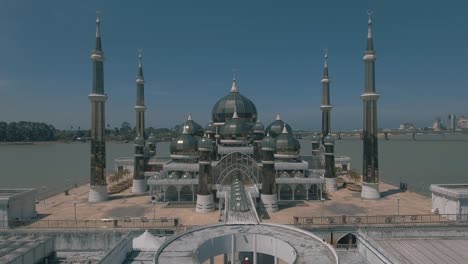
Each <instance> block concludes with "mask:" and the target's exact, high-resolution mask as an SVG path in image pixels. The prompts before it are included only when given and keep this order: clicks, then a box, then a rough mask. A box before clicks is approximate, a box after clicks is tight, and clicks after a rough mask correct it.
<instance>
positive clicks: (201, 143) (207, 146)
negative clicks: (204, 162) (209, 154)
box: [198, 135, 213, 151]
mask: <svg viewBox="0 0 468 264" xmlns="http://www.w3.org/2000/svg"><path fill="white" fill-rule="evenodd" d="M202 150H205V151H213V140H211V139H209V138H207V137H206V135H205V136H204V137H202V138H200V139H199V140H198V151H202Z"/></svg>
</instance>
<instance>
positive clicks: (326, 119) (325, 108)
mask: <svg viewBox="0 0 468 264" xmlns="http://www.w3.org/2000/svg"><path fill="white" fill-rule="evenodd" d="M324 57H325V63H324V66H323V77H322V81H321V82H322V105H321V106H320V109H321V110H322V143H323V139H324V138H325V137H326V136H327V135H328V134H329V133H330V112H331V110H332V106H331V105H330V79H329V78H328V51H327V50H325V56H324Z"/></svg>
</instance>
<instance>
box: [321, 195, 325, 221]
mask: <svg viewBox="0 0 468 264" xmlns="http://www.w3.org/2000/svg"><path fill="white" fill-rule="evenodd" d="M320 201H321V204H322V210H321V211H322V212H321V214H322V215H321V216H322V217H323V205H324V203H325V199H322V200H320Z"/></svg>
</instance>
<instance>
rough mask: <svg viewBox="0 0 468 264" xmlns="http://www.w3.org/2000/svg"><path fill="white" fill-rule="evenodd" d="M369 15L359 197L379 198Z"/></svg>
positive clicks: (375, 96)
mask: <svg viewBox="0 0 468 264" xmlns="http://www.w3.org/2000/svg"><path fill="white" fill-rule="evenodd" d="M367 13H368V15H369V21H368V29H367V49H366V51H365V53H364V57H363V60H364V65H365V85H364V93H363V94H362V95H361V99H362V101H363V103H364V127H363V131H362V132H363V159H362V161H363V167H362V174H363V183H362V192H361V198H363V199H379V198H380V192H379V163H378V152H377V99H379V94H377V93H376V91H375V51H374V45H373V42H372V20H371V15H372V12H370V11H368V12H367Z"/></svg>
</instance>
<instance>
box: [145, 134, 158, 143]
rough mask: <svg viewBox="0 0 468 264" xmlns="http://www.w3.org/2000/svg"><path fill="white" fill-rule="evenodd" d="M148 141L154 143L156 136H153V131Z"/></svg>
mask: <svg viewBox="0 0 468 264" xmlns="http://www.w3.org/2000/svg"><path fill="white" fill-rule="evenodd" d="M147 141H148V143H151V144H153V145H156V137H155V136H154V134H153V133H151V134H150V136H149V137H148V139H147Z"/></svg>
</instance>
